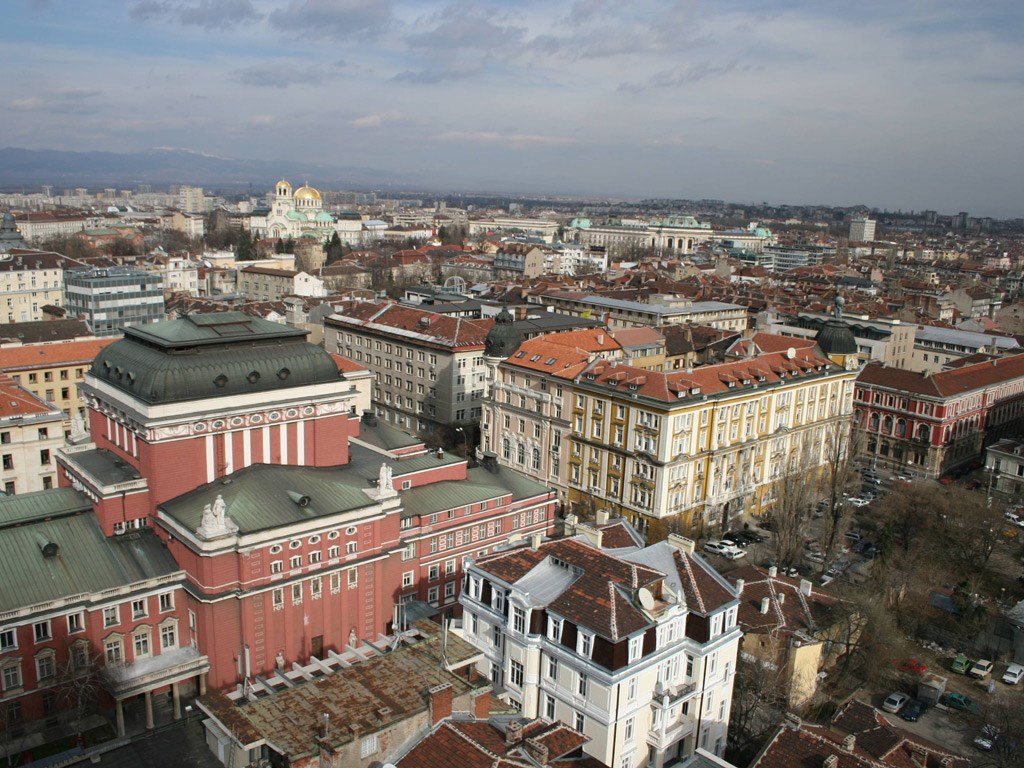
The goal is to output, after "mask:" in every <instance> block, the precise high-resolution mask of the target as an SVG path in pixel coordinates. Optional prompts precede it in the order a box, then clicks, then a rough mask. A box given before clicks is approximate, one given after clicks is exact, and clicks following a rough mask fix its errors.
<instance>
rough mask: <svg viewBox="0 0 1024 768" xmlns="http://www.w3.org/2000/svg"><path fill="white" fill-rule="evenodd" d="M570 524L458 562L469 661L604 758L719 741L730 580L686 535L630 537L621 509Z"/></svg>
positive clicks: (662, 761)
mask: <svg viewBox="0 0 1024 768" xmlns="http://www.w3.org/2000/svg"><path fill="white" fill-rule="evenodd" d="M570 525H575V523H574V521H573V520H570ZM579 530H580V534H579V535H578V536H575V537H573V538H568V539H561V540H557V541H549V542H542V541H540V540H539V539H538V538H533V539H532V540H530V541H528V542H526V543H523V544H520V545H519V546H514V547H512V548H510V549H507V550H504V551H500V552H495V553H493V554H490V555H486V556H484V557H479V558H476V559H474V560H471V561H468V562H467V565H466V583H465V590H464V592H463V594H462V597H461V598H460V602H461V604H462V607H463V619H462V634H463V637H464V638H465V640H466V641H468V642H469V643H472V644H473V645H475V646H476V647H477V649H478V650H479V651H480V652H481V653H482V654H483V657H482V658H481V659H480V661H479V662H478V664H477V669H478V670H479V671H480V673H481V674H484V675H487V676H488V677H489V678H490V680H491V683H492V685H493V686H494V692H495V695H497V696H499V697H500V698H502V699H503V700H505V701H507V702H509V703H510V704H512V706H514V707H515V708H516V709H518V710H519V711H520V712H521V713H522V715H523V716H524V717H527V718H536V717H539V718H541V719H543V720H545V721H548V722H555V721H561V722H563V723H566V724H567V725H570V726H572V727H573V728H574V729H575V730H576V731H579V732H580V733H582V734H584V735H585V736H586V737H587V738H588V739H589V742H588V743H587V744H586V745H585V746H584V750H585V751H586V752H587V753H588V754H590V755H592V756H593V757H595V758H596V759H598V760H600V761H602V762H604V763H606V764H607V765H609V766H613V767H614V768H641V767H642V766H652V767H653V768H661V766H664V765H669V764H672V763H673V762H674V761H675V760H677V759H680V758H685V757H687V756H689V755H691V754H693V752H694V751H695V749H697V748H698V747H700V748H703V749H706V750H708V751H711V752H713V753H715V754H716V755H721V754H722V752H723V751H724V749H725V743H726V729H727V727H728V723H729V709H730V703H731V698H732V688H733V678H734V676H735V669H736V656H737V651H738V646H739V640H740V629H739V627H738V626H737V623H736V619H737V608H738V601H737V597H736V591H735V590H734V589H733V588H732V587H731V586H730V585H729V583H728V582H727V581H725V580H724V579H723V578H722V577H721V576H720V575H719V574H718V573H716V572H715V571H714V570H713V569H712V568H711V567H710V566H709V565H708V564H707V563H706V562H705V561H704V560H703V559H702V558H701V557H700V556H698V555H695V554H694V551H693V542H692V541H691V540H689V539H684V538H682V537H679V536H674V535H673V536H671V537H670V538H669V539H668V540H667V541H662V542H659V543H657V544H654V545H652V546H649V547H646V548H642V547H641V546H640V545H639V544H638V540H639V537H638V536H637V535H636V532H635V531H629V530H628V526H625V525H624V524H623V523H621V522H617V523H612V524H608V523H606V521H603V520H602V521H600V523H599V524H598V525H597V526H595V527H589V526H582V527H580V528H579ZM603 545H604V546H607V547H609V548H615V554H611V553H610V552H609V551H607V550H606V549H603V548H602V546H603Z"/></svg>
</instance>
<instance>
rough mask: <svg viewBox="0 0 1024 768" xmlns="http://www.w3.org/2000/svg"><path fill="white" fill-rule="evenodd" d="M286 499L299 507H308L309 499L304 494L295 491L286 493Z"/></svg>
mask: <svg viewBox="0 0 1024 768" xmlns="http://www.w3.org/2000/svg"><path fill="white" fill-rule="evenodd" d="M288 498H289V499H291V500H292V501H294V502H295V503H296V504H298V505H299V506H300V507H308V506H309V502H310V498H309V496H306V495H304V494H301V493H298V492H296V491H288Z"/></svg>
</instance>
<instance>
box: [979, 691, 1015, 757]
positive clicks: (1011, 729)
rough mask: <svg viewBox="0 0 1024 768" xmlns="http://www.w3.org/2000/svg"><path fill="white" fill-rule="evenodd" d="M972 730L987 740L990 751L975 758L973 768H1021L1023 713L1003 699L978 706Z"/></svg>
mask: <svg viewBox="0 0 1024 768" xmlns="http://www.w3.org/2000/svg"><path fill="white" fill-rule="evenodd" d="M972 726H973V728H974V729H976V730H975V733H976V734H977V735H982V731H983V729H984V731H985V733H984V735H985V736H986V737H987V739H988V742H989V745H990V747H991V748H990V749H988V750H984V751H982V752H981V754H980V755H978V756H976V757H975V758H974V759H973V760H972V761H971V764H972V765H973V766H975V768H1011V766H1020V765H1022V764H1024V741H1022V740H1021V735H1022V734H1024V709H1022V708H1021V707H1020V706H1019V705H1017V704H1015V703H1012V702H1010V701H1008V700H1006V699H1001V700H999V699H997V700H988V699H986V700H985V701H984V702H982V705H981V710H980V712H979V713H978V717H977V718H974V719H973V722H972Z"/></svg>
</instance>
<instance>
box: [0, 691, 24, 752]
mask: <svg viewBox="0 0 1024 768" xmlns="http://www.w3.org/2000/svg"><path fill="white" fill-rule="evenodd" d="M21 718H22V715H21V702H20V701H18V700H17V699H14V700H11V701H4V702H0V749H2V750H3V751H4V753H5V754H6V756H7V765H8V766H13V765H17V764H18V762H20V758H21V754H20V753H21V751H22V749H24V747H25V728H24V727H23V726H22V724H21Z"/></svg>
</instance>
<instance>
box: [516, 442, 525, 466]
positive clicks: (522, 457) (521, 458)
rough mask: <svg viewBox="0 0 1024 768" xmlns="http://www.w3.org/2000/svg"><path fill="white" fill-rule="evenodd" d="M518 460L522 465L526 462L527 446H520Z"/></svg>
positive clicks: (517, 452)
mask: <svg viewBox="0 0 1024 768" xmlns="http://www.w3.org/2000/svg"><path fill="white" fill-rule="evenodd" d="M516 459H517V460H518V461H519V463H520V464H522V463H523V462H524V461H526V446H525V445H523V444H522V443H520V444H519V449H518V450H517V451H516Z"/></svg>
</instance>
